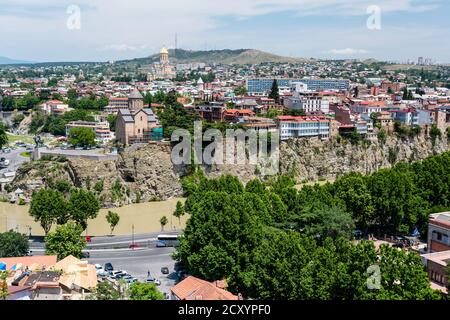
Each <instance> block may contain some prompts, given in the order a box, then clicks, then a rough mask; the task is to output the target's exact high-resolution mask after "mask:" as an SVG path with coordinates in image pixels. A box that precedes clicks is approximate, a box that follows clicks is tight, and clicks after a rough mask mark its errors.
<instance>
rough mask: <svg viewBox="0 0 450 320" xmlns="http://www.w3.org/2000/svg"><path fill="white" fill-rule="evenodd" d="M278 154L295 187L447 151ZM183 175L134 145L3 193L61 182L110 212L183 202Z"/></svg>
mask: <svg viewBox="0 0 450 320" xmlns="http://www.w3.org/2000/svg"><path fill="white" fill-rule="evenodd" d="M280 148H281V149H280V173H293V174H295V176H296V177H297V180H298V182H299V183H300V182H306V181H318V180H322V179H323V180H334V179H336V177H338V176H340V175H342V174H345V173H348V172H352V171H354V172H360V173H363V174H370V173H372V172H375V171H377V170H379V169H382V168H388V167H391V166H392V165H393V164H395V163H397V162H399V161H406V162H412V161H417V160H421V159H424V158H426V157H428V156H430V155H433V154H439V153H442V152H446V151H448V150H449V149H450V148H449V142H448V141H447V138H446V137H442V139H437V140H436V141H435V143H433V142H432V140H431V139H430V138H427V137H424V136H418V137H415V138H404V139H401V138H398V137H389V138H388V139H387V140H386V142H385V143H383V144H382V143H380V142H378V141H372V142H363V143H359V144H358V145H352V144H351V143H350V142H348V141H346V140H341V141H338V140H331V141H321V140H319V139H296V140H290V141H288V142H283V143H282V144H281V147H280ZM203 169H204V171H205V172H206V174H207V175H208V176H209V177H217V176H220V175H222V174H225V173H228V174H232V175H235V176H238V177H239V178H240V179H241V180H242V181H243V182H247V181H249V180H251V179H254V178H256V177H260V173H259V171H260V170H259V169H258V168H257V167H256V166H251V165H217V166H209V167H203ZM186 172H187V168H180V167H175V166H174V165H173V164H172V161H171V148H170V146H169V145H165V144H148V145H135V146H132V147H130V148H128V149H126V150H125V151H124V152H123V153H121V155H120V156H119V159H118V160H116V161H95V160H87V159H70V160H66V159H59V161H58V160H53V161H34V162H30V163H26V164H24V165H23V166H22V167H21V168H20V169H19V170H18V171H17V175H16V178H15V179H14V181H13V182H12V183H11V185H9V186H8V188H7V189H8V190H9V191H14V190H16V188H21V189H22V190H24V191H25V194H26V195H28V196H30V195H31V193H32V192H33V191H34V190H37V189H40V188H43V187H45V186H49V185H50V186H51V185H55V183H56V182H58V181H61V180H64V181H68V182H69V185H70V186H74V187H84V188H87V189H90V190H92V191H93V192H95V193H96V194H97V195H98V196H99V198H100V200H101V202H102V204H103V206H104V207H115V206H121V205H125V204H129V203H136V202H148V201H157V200H166V199H169V198H174V197H179V196H182V194H183V192H182V191H183V190H182V186H181V181H180V180H181V177H182V176H183V175H185V174H186ZM262 178H264V177H262ZM266 178H267V177H266Z"/></svg>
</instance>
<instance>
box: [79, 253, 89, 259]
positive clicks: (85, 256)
mask: <svg viewBox="0 0 450 320" xmlns="http://www.w3.org/2000/svg"><path fill="white" fill-rule="evenodd" d="M81 257H82V258H83V259H89V258H90V257H91V254H90V253H89V252H83V254H82V255H81Z"/></svg>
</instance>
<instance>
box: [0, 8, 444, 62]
mask: <svg viewBox="0 0 450 320" xmlns="http://www.w3.org/2000/svg"><path fill="white" fill-rule="evenodd" d="M449 14H450V1H448V0H226V1H222V0H219V1H217V0H164V1H162V0H127V1H123V0H69V1H67V0H39V1H36V0H0V56H5V57H9V58H13V59H21V60H28V61H39V62H47V61H108V60H120V59H129V58H138V57H145V56H149V55H151V54H154V53H157V52H159V50H160V48H161V47H162V46H167V47H168V48H173V47H174V46H175V34H177V37H178V48H183V49H191V50H205V49H206V50H212V49H241V48H251V49H259V50H263V51H267V52H271V53H275V54H279V55H284V56H292V57H307V58H309V57H313V58H330V59H346V58H363V59H366V58H375V59H379V60H387V61H399V62H404V61H407V60H408V59H412V60H417V58H418V57H419V56H423V57H425V58H431V59H433V61H435V62H445V63H450V41H449V38H450V19H448V16H449Z"/></svg>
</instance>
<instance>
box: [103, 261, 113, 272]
mask: <svg viewBox="0 0 450 320" xmlns="http://www.w3.org/2000/svg"><path fill="white" fill-rule="evenodd" d="M105 271H106V272H112V271H114V267H113V265H112V264H111V263H110V262H108V263H105Z"/></svg>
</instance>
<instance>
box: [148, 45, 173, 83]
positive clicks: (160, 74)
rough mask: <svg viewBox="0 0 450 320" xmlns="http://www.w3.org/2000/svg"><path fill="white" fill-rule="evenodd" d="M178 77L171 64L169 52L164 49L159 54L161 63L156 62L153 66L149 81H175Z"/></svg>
mask: <svg viewBox="0 0 450 320" xmlns="http://www.w3.org/2000/svg"><path fill="white" fill-rule="evenodd" d="M176 75H177V74H176V71H175V67H174V66H173V65H171V64H170V60H169V50H167V48H165V47H163V48H162V49H161V51H160V52H159V62H155V63H153V64H152V65H151V72H150V74H149V80H150V81H151V80H156V79H173V78H175V77H176Z"/></svg>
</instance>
